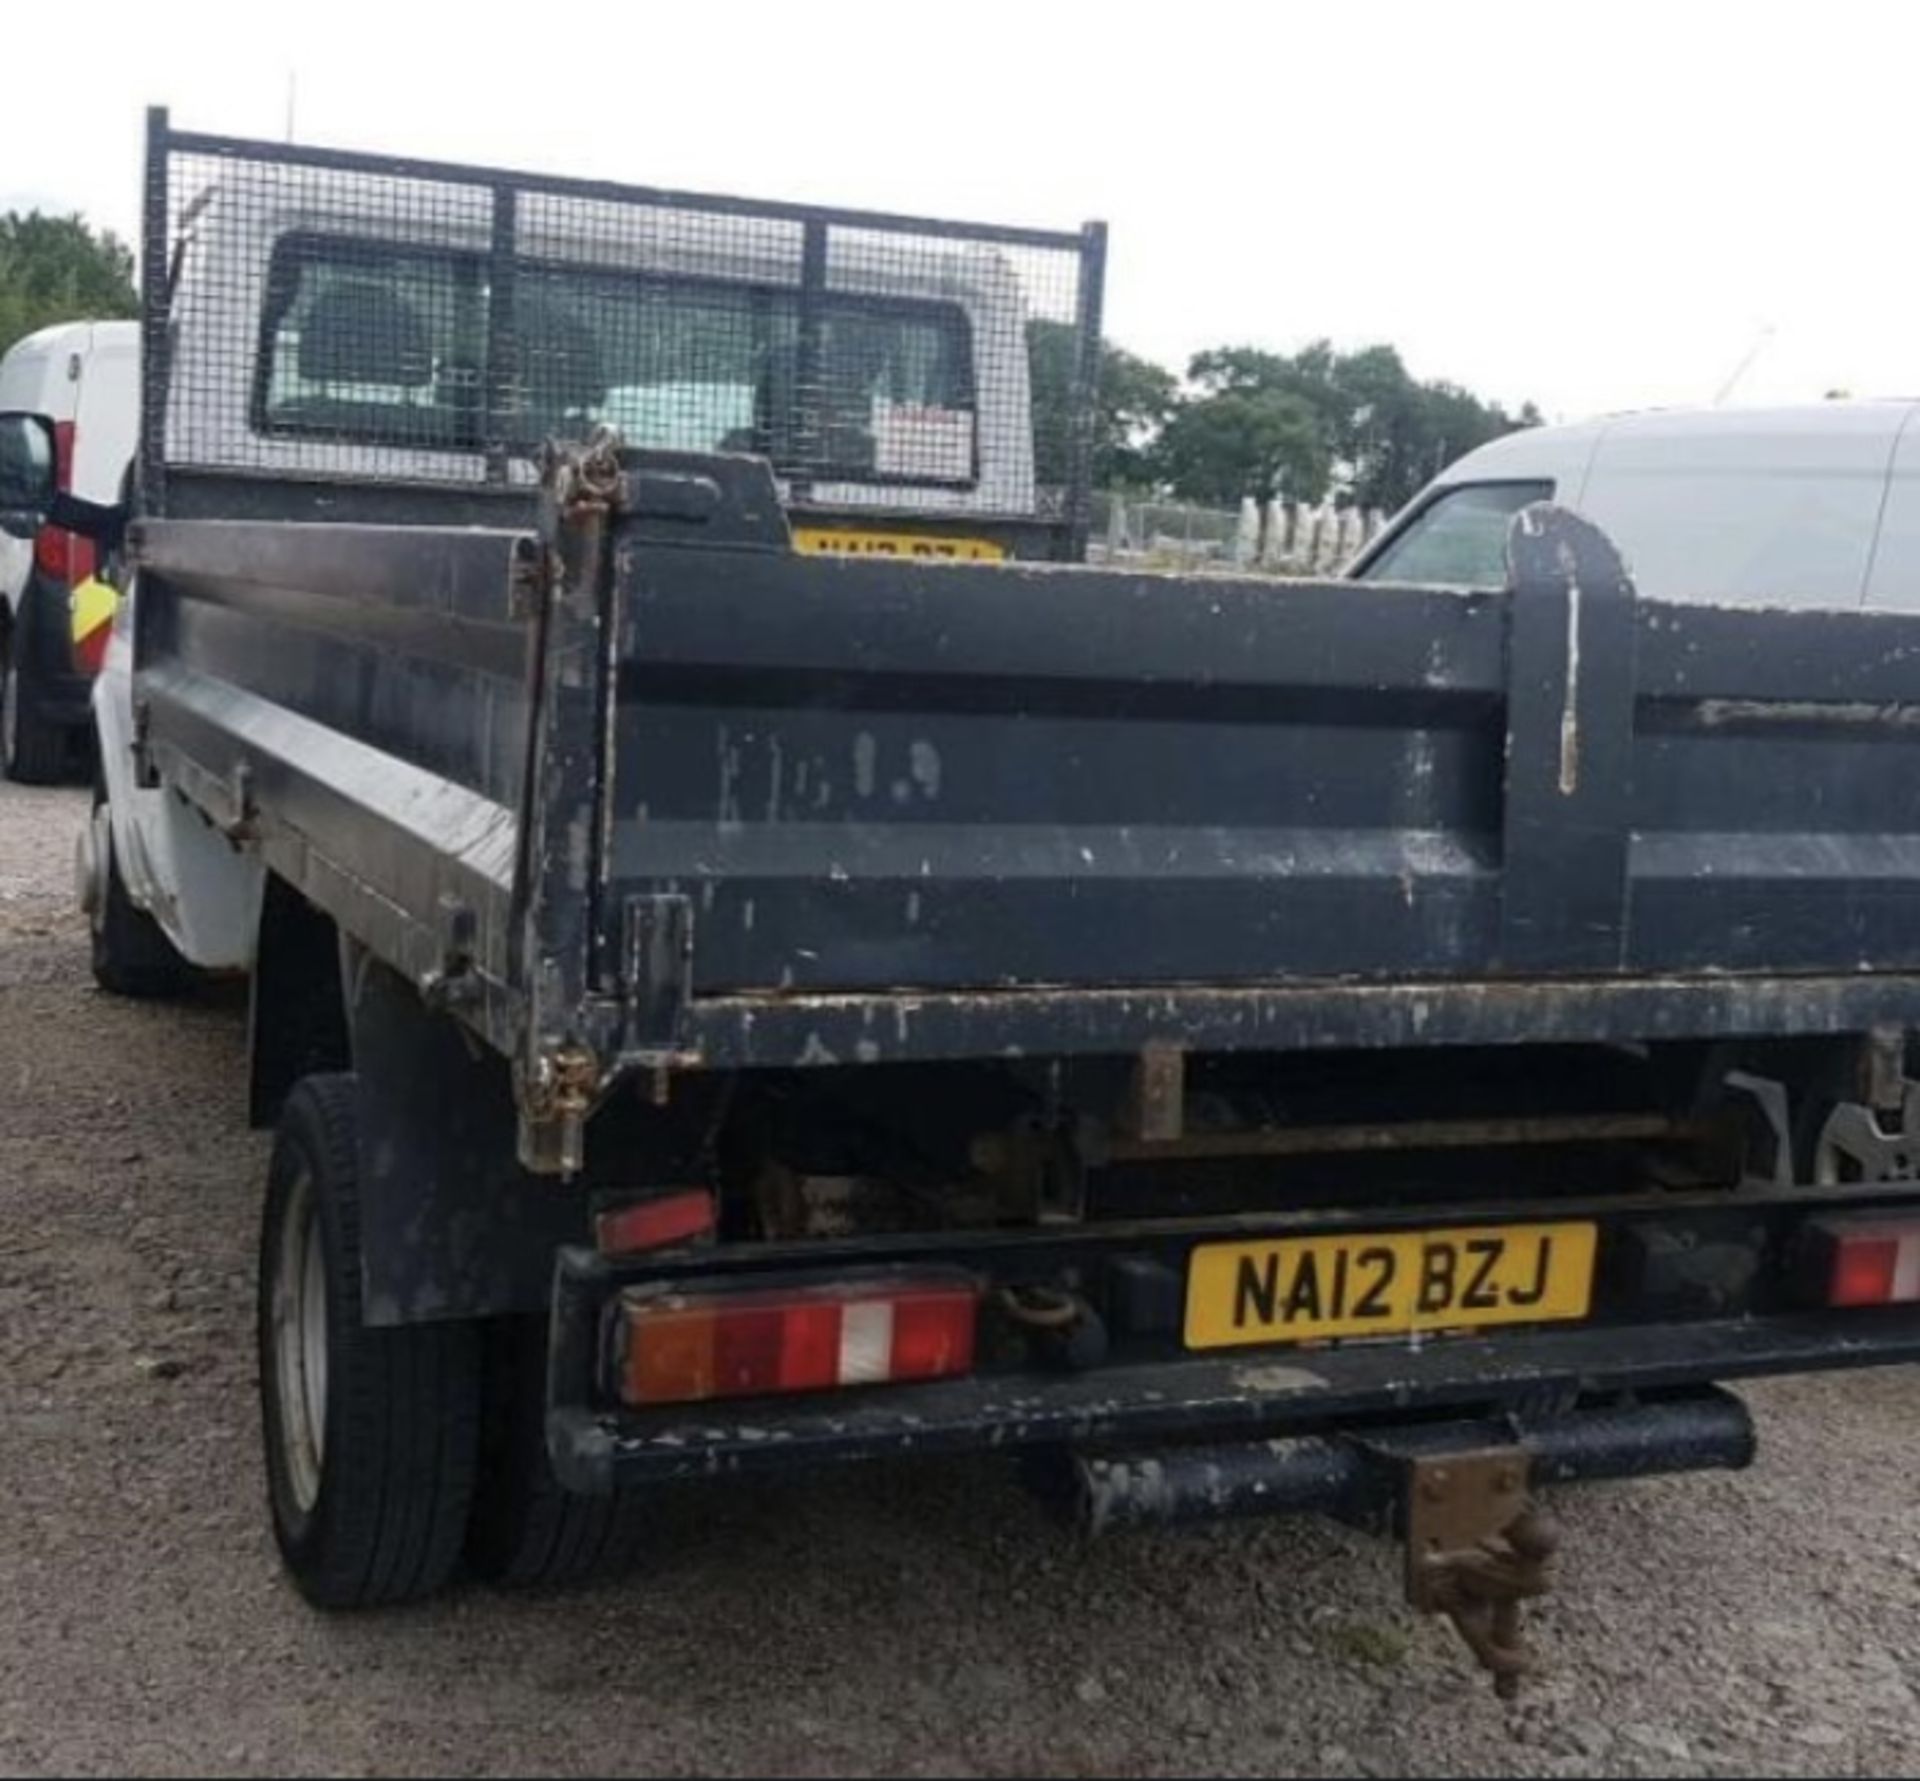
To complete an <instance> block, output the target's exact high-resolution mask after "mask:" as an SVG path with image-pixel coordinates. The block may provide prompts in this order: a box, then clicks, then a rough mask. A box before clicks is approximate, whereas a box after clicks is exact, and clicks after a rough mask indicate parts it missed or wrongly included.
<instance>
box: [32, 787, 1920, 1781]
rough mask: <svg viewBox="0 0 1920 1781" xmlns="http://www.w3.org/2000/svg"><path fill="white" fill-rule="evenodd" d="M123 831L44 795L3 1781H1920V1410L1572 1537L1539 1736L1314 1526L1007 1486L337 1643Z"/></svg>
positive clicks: (880, 1487)
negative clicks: (782, 1775) (152, 1776)
mask: <svg viewBox="0 0 1920 1781" xmlns="http://www.w3.org/2000/svg"><path fill="white" fill-rule="evenodd" d="M84 812H85V797H84V795H83V794H81V793H78V792H69V791H62V792H51V793H49V792H33V791H25V790H20V789H18V788H14V787H9V786H0V1504H4V1510H3V1511H0V1770H4V1771H7V1772H13V1773H26V1774H51V1773H101V1772H108V1771H127V1770H135V1771H148V1772H156V1773H169V1774H176V1773H177V1774H222V1773H244V1772H258V1771H280V1772H315V1773H319V1772H336V1773H338V1772H345V1773H349V1774H352V1773H357V1772H375V1771H380V1772H401V1773H472V1774H483V1773H485V1774H490V1773H494V1772H515V1771H519V1772H526V1771H549V1772H578V1773H592V1774H608V1773H616V1772H626V1771H657V1770H680V1771H685V1770H697V1771H702V1772H721V1773H728V1774H757V1773H770V1772H778V1771H798V1772H801V1773H822V1774H824V1773H831V1772H837V1771H860V1772H874V1771H888V1770H891V1771H904V1772H908V1773H943V1772H945V1773H980V1774H999V1773H1018V1772H1034V1771H1040V1772H1048V1773H1062V1774H1067V1773H1084V1772H1088V1771H1094V1772H1103V1773H1113V1774H1135V1773H1138V1774H1159V1773H1167V1772H1178V1771H1210V1772H1215V1773H1246V1774H1295V1773H1322V1772H1325V1773H1342V1774H1387V1773H1398V1772H1405V1771H1409V1770H1411V1771H1415V1772H1432V1773H1446V1774H1475V1773H1484V1774H1536V1773H1540V1772H1543V1771H1544V1772H1546V1773H1550V1774H1568V1775H1572V1774H1628V1775H1631V1774H1648V1773H1675V1772H1679V1773H1692V1774H1727V1775H1741V1774H1756V1773H1779V1774H1834V1773H1845V1774H1854V1773H1858V1774H1890V1773H1900V1772H1904V1773H1912V1772H1914V1771H1915V1770H1916V1769H1920V1699H1916V1693H1915V1690H1916V1687H1917V1686H1920V1617H1917V1616H1916V1612H1915V1610H1916V1606H1920V1516H1917V1515H1916V1508H1920V1467H1916V1466H1915V1465H1914V1464H1913V1463H1912V1461H1911V1459H1910V1457H1908V1456H1909V1455H1910V1453H1911V1451H1912V1450H1911V1448H1910V1446H1908V1445H1906V1444H1905V1443H1904V1442H1903V1444H1902V1445H1900V1446H1894V1445H1893V1444H1891V1443H1890V1442H1889V1441H1888V1439H1887V1435H1888V1431H1889V1430H1893V1431H1897V1432H1898V1433H1899V1434H1900V1435H1901V1436H1903V1437H1904V1436H1905V1435H1906V1434H1907V1432H1908V1430H1909V1428H1910V1418H1911V1415H1912V1404H1913V1396H1914V1392H1915V1380H1914V1378H1913V1377H1912V1376H1911V1374H1910V1373H1908V1372H1905V1371H1900V1372H1885V1373H1872V1374H1858V1375H1854V1376H1851V1377H1849V1376H1845V1375H1841V1376H1837V1377H1835V1378H1833V1379H1829V1380H1824V1381H1821V1380H1811V1381H1786V1382H1779V1383H1775V1384H1771V1385H1768V1386H1767V1387H1765V1388H1764V1389H1761V1390H1758V1391H1756V1392H1755V1393H1754V1394H1753V1395H1754V1398H1755V1401H1756V1403H1757V1406H1758V1409H1759V1412H1760V1416H1761V1421H1762V1437H1763V1458H1762V1460H1761V1462H1760V1463H1759V1465H1758V1466H1756V1467H1755V1468H1754V1469H1753V1470H1752V1471H1751V1472H1750V1473H1747V1474H1744V1475H1740V1476H1727V1475H1714V1476H1709V1477H1705V1478H1699V1479H1692V1480H1687V1479H1679V1480H1668V1481H1663V1482H1657V1483H1650V1484H1639V1485H1632V1486H1604V1487H1595V1488H1591V1489H1589V1490H1588V1491H1586V1492H1585V1493H1572V1494H1569V1495H1568V1496H1566V1497H1565V1498H1564V1499H1563V1501H1562V1502H1561V1503H1560V1504H1559V1509H1560V1511H1561V1514H1562V1518H1563V1520H1564V1522H1565V1524H1566V1536H1567V1538H1566V1553H1565V1560H1564V1563H1563V1569H1562V1587H1561V1590H1560V1593H1559V1594H1558V1595H1557V1596H1556V1597H1555V1598H1554V1599H1553V1600H1552V1601H1551V1602H1550V1603H1549V1604H1548V1605H1547V1606H1546V1607H1545V1609H1544V1610H1543V1611H1542V1612H1541V1613H1540V1615H1539V1616H1538V1619H1537V1622H1536V1631H1537V1635H1538V1642H1539V1644H1540V1646H1541V1647H1542V1648H1543V1650H1544V1651H1545V1652H1546V1653H1547V1654H1548V1656H1549V1657H1550V1660H1551V1665H1552V1668H1551V1671H1550V1673H1549V1675H1548V1676H1547V1677H1546V1678H1545V1679H1544V1680H1543V1681H1542V1682H1540V1683H1539V1684H1537V1685H1536V1686H1534V1687H1533V1688H1532V1689H1531V1690H1530V1691H1529V1693H1528V1694H1527V1695H1526V1696H1525V1698H1524V1699H1523V1700H1522V1701H1521V1702H1520V1703H1519V1704H1518V1705H1516V1706H1514V1707H1511V1708H1509V1707H1505V1706H1502V1705H1501V1704H1500V1703H1498V1702H1496V1701H1495V1700H1494V1698H1493V1696H1492V1694H1491V1693H1490V1691H1489V1690H1488V1688H1487V1686H1486V1684H1485V1683H1484V1682H1482V1681H1481V1680H1479V1679H1478V1678H1477V1677H1476V1676H1475V1674H1474V1673H1473V1672H1472V1670H1471V1668H1470V1666H1469V1664H1468V1663H1467V1661H1466V1659H1465V1658H1464V1657H1463V1655H1462V1653H1461V1651H1460V1650H1459V1649H1458V1648H1457V1646H1456V1645H1455V1643H1454V1641H1453V1639H1452V1638H1451V1636H1450V1635H1449V1634H1448V1633H1447V1632H1446V1631H1445V1630H1444V1629H1442V1628H1441V1627H1439V1626H1437V1625H1434V1624H1430V1623H1427V1622H1424V1621H1421V1620H1418V1619H1416V1618H1415V1617H1414V1616H1412V1615H1411V1614H1410V1613H1409V1612H1408V1611H1407V1610H1406V1609H1405V1608H1404V1607H1403V1606H1402V1605H1401V1604H1400V1603H1399V1601H1398V1600H1397V1599H1396V1588H1395V1573H1396V1565H1395V1559H1394V1555H1393V1554H1392V1553H1391V1552H1390V1551H1389V1549H1387V1548H1386V1547H1384V1546H1378V1545H1375V1544H1372V1543H1371V1542H1368V1541H1365V1540H1363V1539H1360V1538H1358V1537H1356V1536H1352V1535H1349V1534H1346V1533H1344V1532H1342V1531H1340V1530H1337V1529H1332V1528H1329V1527H1325V1526H1321V1525H1319V1524H1315V1523H1301V1524H1288V1523H1281V1524H1277V1525H1274V1526H1270V1527H1246V1526H1239V1527H1233V1528H1227V1529H1209V1530H1204V1531H1201V1532H1198V1533H1181V1534H1167V1535H1161V1536H1138V1535H1134V1536H1126V1537H1124V1538H1121V1539H1116V1540H1115V1541H1113V1542H1111V1543H1108V1544H1104V1545H1100V1546H1095V1547H1083V1546H1080V1545H1078V1544H1076V1543H1075V1542H1074V1541H1072V1540H1071V1539H1069V1538H1067V1537H1066V1536H1064V1535H1062V1534H1060V1533H1059V1532H1058V1531H1057V1530H1056V1529H1055V1528H1054V1527H1053V1526H1052V1524H1051V1523H1049V1522H1048V1521H1047V1520H1046V1519H1045V1518H1044V1517H1043V1515H1042V1514H1041V1512H1040V1511H1039V1510H1038V1509H1037V1508H1035V1507H1033V1506H1032V1505H1031V1504H1030V1503H1029V1501H1028V1500H1027V1498H1026V1497H1025V1496H1023V1495H1022V1494H1021V1493H1020V1492H1019V1491H1018V1490H1017V1489H1016V1488H1015V1487H1014V1485H1013V1484H1012V1483H1011V1481H1010V1480H1008V1479H1007V1478H1006V1477H1005V1476H1004V1475H1003V1474H1002V1473H1001V1472H1000V1471H999V1470H997V1469H996V1468H994V1467H992V1466H990V1465H987V1464H984V1463H982V1464H974V1463H971V1462H969V1463H965V1464H945V1465H940V1466H937V1467H927V1466H921V1467H912V1466H898V1467H887V1468H873V1469H862V1470H857V1471H848V1472H843V1473H837V1474H833V1475H830V1476H824V1477H819V1478H816V1479H815V1480H813V1481H811V1482H807V1481H797V1482H787V1483H780V1484H766V1485H757V1486H751V1487H744V1486H743V1487H729V1488H727V1489H725V1490H723V1491H719V1490H717V1491H713V1492H709V1493H705V1494H701V1495H697V1496H694V1495H689V1496H671V1497H667V1498H664V1499H663V1500H662V1502H661V1504H660V1509H659V1522H658V1542H657V1550H656V1551H655V1553H654V1554H653V1555H652V1557H651V1558H650V1560H649V1561H648V1563H647V1565H646V1566H645V1568H644V1569H643V1571H642V1572H641V1574H640V1575H639V1576H638V1577H636V1578H633V1579H631V1580H629V1581H626V1582H623V1583H620V1584H611V1583H609V1584H603V1585H599V1586H595V1587H591V1588H588V1589H584V1590H580V1591H576V1592H574V1593H572V1594H568V1595H559V1596H550V1597H546V1598H528V1597H518V1598H516V1597H508V1596H501V1595H496V1594H491V1593H487V1592H483V1591H480V1590H477V1589H468V1590H465V1591H461V1592H457V1593H455V1594H453V1595H451V1596H449V1597H448V1598H446V1599H444V1600H442V1601H440V1602H437V1603H435V1604H433V1605H431V1606H428V1607H425V1608H419V1609H410V1610H405V1611H396V1612H387V1613H382V1614H377V1615H370V1616H364V1617H359V1618H350V1619H329V1618H322V1617H321V1616H319V1615H316V1614H314V1613H313V1612H311V1611H309V1610H308V1609H307V1608H306V1607H305V1606H304V1605H303V1604H302V1603H301V1602H300V1601H299V1600H298V1599H297V1598H296V1597H295V1596H294V1594H293V1593H292V1591H291V1590H290V1589H289V1588H288V1586H287V1585H286V1584H285V1583H284V1582H283V1581H282V1580H281V1577H280V1575H279V1573H278V1570H277V1569H276V1565H275V1560H274V1556H273V1552H272V1548H271V1543H270V1539H269V1536H268V1533H267V1530H266V1520H265V1513H264V1507H263V1504H262V1500H261V1498H262V1487H261V1480H260V1476H259V1465H258V1461H257V1458H256V1452H255V1447H256V1434H255V1425H254V1416H255V1412H254V1399H253V1377H252V1376H253V1363H252V1355H251V1348H252V1335H251V1303H252V1272H253V1253H252V1252H253V1242H254V1224H255V1196H256V1192H257V1189H258V1184H259V1182H260V1179H261V1176H262V1172H263V1168H264V1162H265V1146H264V1144H263V1143H262V1141H261V1140H260V1139H259V1138H257V1137H256V1136H253V1135H251V1134H249V1133H248V1132H247V1131H246V1130H245V1127H244V1124H243V1119H242V1043H243V1032H242V1029H243V1025H244V1012H243V1008H242V1005H241V1003H240V1002H239V1001H238V1000H236V999H235V998H233V997H232V996H210V997H207V998H205V999H203V1000H202V1001H200V1002H198V1003H195V1004H193V1005H190V1006H186V1007H169V1008H155V1007H141V1006H136V1005H133V1004H128V1003H121V1002H115V1001H111V1000H108V999H106V998H104V997H102V996H100V995H98V994H97V993H96V992H95V991H94V990H93V988H92V985H91V983H90V981H89V979H88V976H87V971H86V960H85V945H84V934H83V933H82V931H81V929H80V927H79V925H78V923H77V922H76V920H75V918H74V917H73V916H72V915H71V914H70V913H69V909H68V899H69V894H70V893H69V888H68V883H69V867H68V861H69V859H70V857H71V845H72V836H73V832H74V830H75V829H76V828H77V826H78V825H79V824H80V822H81V821H82V820H83V817H84Z"/></svg>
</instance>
